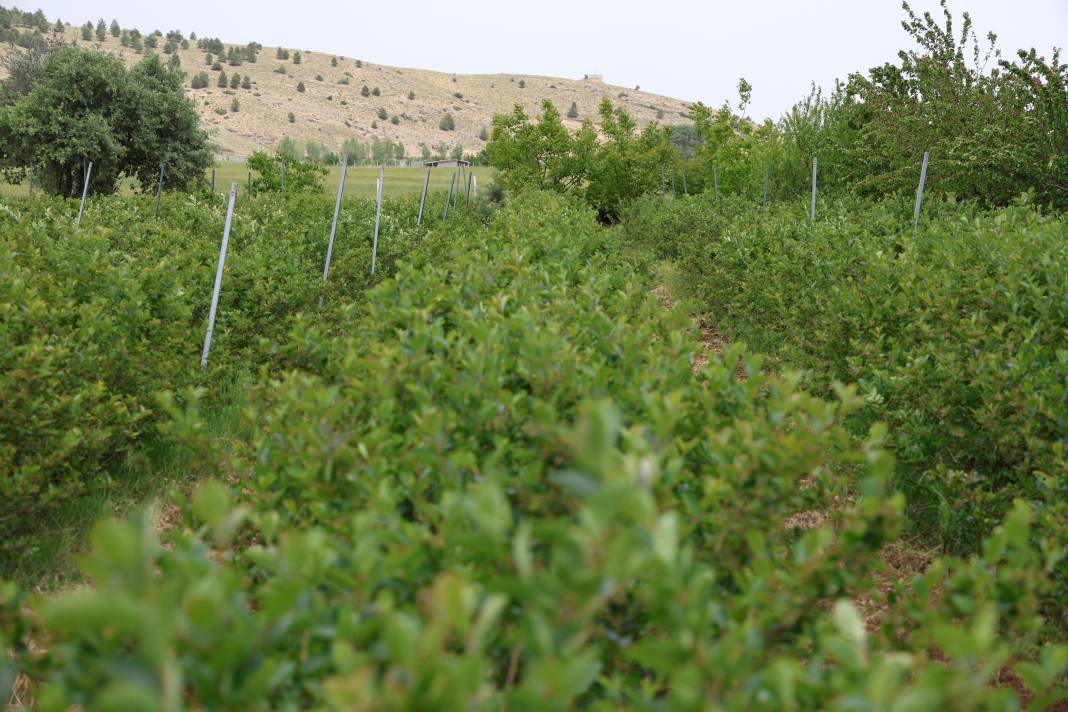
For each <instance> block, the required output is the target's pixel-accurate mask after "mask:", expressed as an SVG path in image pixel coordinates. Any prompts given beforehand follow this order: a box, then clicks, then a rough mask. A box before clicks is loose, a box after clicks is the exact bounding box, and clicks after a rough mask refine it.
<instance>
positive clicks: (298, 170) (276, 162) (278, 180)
mask: <svg viewBox="0 0 1068 712" xmlns="http://www.w3.org/2000/svg"><path fill="white" fill-rule="evenodd" d="M301 153H302V152H301V151H300V149H299V148H298V147H297V144H296V143H295V142H294V141H293V139H291V138H289V137H288V136H286V137H284V138H283V139H282V141H281V142H280V143H279V144H278V153H277V155H274V156H271V155H268V154H266V153H263V152H262V151H256V152H255V153H253V154H252V155H251V156H249V157H248V163H247V164H248V167H249V170H251V171H252V174H253V175H254V176H255V177H254V178H253V179H252V192H253V193H261V192H270V191H278V190H281V187H282V160H283V159H284V160H285V162H286V193H311V194H318V193H320V192H321V191H322V189H323V176H325V175H326V169H325V168H320V167H319V166H316V165H314V164H312V163H309V162H308V161H302V160H300V156H301Z"/></svg>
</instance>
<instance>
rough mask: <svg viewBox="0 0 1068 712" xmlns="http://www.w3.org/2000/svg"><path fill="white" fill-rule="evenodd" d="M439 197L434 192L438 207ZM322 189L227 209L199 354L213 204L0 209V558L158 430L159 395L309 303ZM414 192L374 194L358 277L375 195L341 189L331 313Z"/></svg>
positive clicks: (315, 295)
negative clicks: (217, 295) (378, 209)
mask: <svg viewBox="0 0 1068 712" xmlns="http://www.w3.org/2000/svg"><path fill="white" fill-rule="evenodd" d="M440 201H441V198H440V197H438V202H439V204H440ZM332 208H333V201H331V200H329V199H328V198H325V197H320V196H310V195H292V196H285V197H280V196H278V195H277V194H274V195H269V196H263V197H255V198H247V199H246V198H243V199H241V200H240V201H239V203H238V206H237V208H236V212H235V220H234V227H233V234H232V237H231V242H230V249H229V255H228V257H227V263H226V273H225V278H224V282H223V289H222V293H221V299H220V304H219V311H218V320H217V324H216V330H215V335H214V340H213V347H212V353H211V368H210V369H209V370H208V371H207V372H206V373H201V372H200V369H199V368H198V362H199V358H198V357H199V353H200V350H201V347H202V344H203V339H204V329H205V326H206V316H207V313H208V306H209V303H210V299H211V289H212V284H213V281H214V276H215V269H216V262H217V260H218V255H219V241H220V239H221V236H222V226H223V218H224V215H225V205H224V204H222V203H221V202H220V201H219V200H218V199H217V198H208V197H205V196H200V197H197V196H189V195H174V196H171V195H165V196H164V198H163V204H162V215H161V219H160V220H158V221H157V220H154V219H153V218H152V212H151V211H152V210H153V209H154V208H153V204H152V202H151V200H149V199H134V200H131V199H115V198H105V199H94V200H93V201H92V203H91V206H90V208H89V209H88V210H87V212H86V215H85V220H84V222H83V224H82V228H81V230H80V231H76V230H75V229H74V224H73V216H74V212H75V211H76V209H77V203H75V202H64V201H62V200H60V199H37V200H34V201H29V202H25V201H14V202H11V203H9V204H7V205H4V206H0V275H2V279H0V341H2V342H3V344H4V347H3V349H2V350H0V402H2V403H3V408H0V501H2V502H3V505H2V506H0V561H2V562H3V563H4V566H3V568H4V570H7V571H10V570H12V568H17V561H18V560H19V559H20V558H22V557H24V556H27V555H28V554H29V553H31V551H32V548H33V547H34V546H35V544H36V537H37V534H38V533H39V532H40V531H42V530H43V529H44V528H46V527H47V526H48V522H49V517H50V516H51V515H52V514H53V513H55V511H56V508H57V507H60V506H62V505H64V504H68V503H69V502H71V501H72V500H77V499H78V498H80V497H83V496H86V495H89V494H92V493H99V492H101V491H104V490H106V489H107V488H109V487H111V486H113V484H114V483H113V482H112V481H111V478H112V477H113V476H114V473H115V471H116V468H117V466H118V464H119V463H121V462H122V460H123V459H124V458H125V457H126V455H127V454H128V453H129V452H130V451H131V448H133V446H134V445H135V444H136V443H139V442H140V441H142V440H143V439H144V438H145V437H146V436H151V435H153V434H154V433H155V424H156V423H157V422H158V420H159V416H160V410H159V407H158V404H157V402H156V394H157V393H158V392H159V391H161V390H164V389H172V390H181V389H183V388H184V387H186V386H189V385H192V384H213V388H212V389H211V391H212V392H218V391H219V390H220V388H221V387H222V386H223V385H224V384H226V383H228V382H232V381H234V380H235V379H238V378H239V377H240V374H246V373H255V371H256V370H257V368H258V367H259V366H261V365H272V364H273V365H277V358H276V356H275V354H276V353H277V352H278V348H277V345H278V343H279V342H280V340H282V339H283V338H284V336H285V334H286V333H287V332H288V330H289V328H290V325H291V323H292V321H293V319H294V318H295V317H296V316H297V315H298V314H300V313H302V312H309V311H316V307H317V303H318V299H319V296H320V294H322V270H323V261H324V257H325V252H326V242H327V237H328V235H329V228H330V219H331V216H332ZM417 208H418V204H417V202H416V201H413V200H410V199H407V200H402V201H392V200H390V201H387V202H386V205H385V209H384V218H383V222H382V235H381V238H380V241H379V255H378V265H377V268H378V277H377V279H372V278H371V277H370V274H369V263H370V252H371V238H372V225H373V221H374V205H373V204H372V203H370V202H369V201H362V200H361V201H348V202H346V204H345V206H344V209H343V211H342V216H341V220H340V222H339V226H338V243H337V248H336V249H335V251H334V255H333V264H332V268H331V279H330V283H329V288H328V289H327V291H326V298H327V305H328V309H327V311H326V313H325V314H324V316H323V318H327V319H329V318H330V316H329V315H330V314H331V313H332V307H333V306H334V305H337V304H338V303H339V302H340V301H341V300H342V299H344V301H345V302H346V303H351V302H353V301H357V300H358V297H359V295H360V294H361V293H362V292H363V290H364V289H366V287H367V286H369V285H370V284H372V283H374V282H375V281H378V279H381V278H382V277H384V276H386V275H388V274H389V273H390V272H391V271H392V269H393V268H394V265H395V263H396V260H397V258H398V257H399V256H401V255H404V254H406V253H407V252H408V251H409V250H410V249H411V248H412V246H413V245H414V244H416V240H417V236H418V234H419V233H417V232H416V231H415V230H414V229H413V226H414V223H415V211H416V209H417Z"/></svg>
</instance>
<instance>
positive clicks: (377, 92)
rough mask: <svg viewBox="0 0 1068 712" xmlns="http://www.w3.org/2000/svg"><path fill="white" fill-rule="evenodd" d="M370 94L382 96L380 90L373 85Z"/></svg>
mask: <svg viewBox="0 0 1068 712" xmlns="http://www.w3.org/2000/svg"><path fill="white" fill-rule="evenodd" d="M371 96H382V91H381V90H380V89H379V88H378V87H375V88H374V89H372V90H371Z"/></svg>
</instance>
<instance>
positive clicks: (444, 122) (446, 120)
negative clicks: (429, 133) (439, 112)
mask: <svg viewBox="0 0 1068 712" xmlns="http://www.w3.org/2000/svg"><path fill="white" fill-rule="evenodd" d="M438 128H439V129H441V130H442V131H454V130H456V119H454V118H452V114H448V113H447V114H445V116H443V117H441V121H440V122H438Z"/></svg>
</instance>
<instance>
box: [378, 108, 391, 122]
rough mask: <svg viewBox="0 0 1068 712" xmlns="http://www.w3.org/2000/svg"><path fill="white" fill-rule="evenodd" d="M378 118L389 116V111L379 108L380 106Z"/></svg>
mask: <svg viewBox="0 0 1068 712" xmlns="http://www.w3.org/2000/svg"><path fill="white" fill-rule="evenodd" d="M378 118H380V119H383V120H384V119H388V118H389V113H388V112H387V111H386V110H385V109H381V108H380V109H379V110H378Z"/></svg>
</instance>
